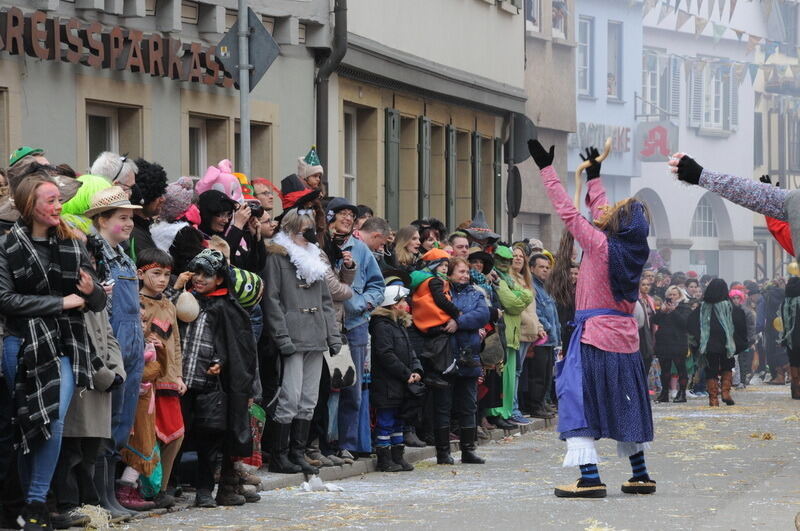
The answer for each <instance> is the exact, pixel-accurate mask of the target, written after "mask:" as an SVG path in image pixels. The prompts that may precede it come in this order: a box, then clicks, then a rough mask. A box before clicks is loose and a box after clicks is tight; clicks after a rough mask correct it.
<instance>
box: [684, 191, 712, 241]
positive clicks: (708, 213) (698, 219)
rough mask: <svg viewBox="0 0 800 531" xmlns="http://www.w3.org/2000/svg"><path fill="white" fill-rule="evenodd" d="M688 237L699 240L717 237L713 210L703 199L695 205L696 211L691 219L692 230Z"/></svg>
mask: <svg viewBox="0 0 800 531" xmlns="http://www.w3.org/2000/svg"><path fill="white" fill-rule="evenodd" d="M690 236H696V237H700V238H703V237H705V238H716V237H717V222H716V220H715V219H714V210H713V209H712V208H711V203H709V202H708V200H707V199H706V198H705V197H703V198H702V199H700V202H699V203H697V209H695V211H694V217H693V218H692V230H691V233H690Z"/></svg>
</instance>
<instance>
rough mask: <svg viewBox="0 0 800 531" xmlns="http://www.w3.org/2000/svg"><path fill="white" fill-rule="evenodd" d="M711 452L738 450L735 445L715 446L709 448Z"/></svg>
mask: <svg viewBox="0 0 800 531" xmlns="http://www.w3.org/2000/svg"><path fill="white" fill-rule="evenodd" d="M708 449H709V450H720V451H722V450H738V448H737V447H736V446H735V445H733V444H715V445H712V446H709V447H708Z"/></svg>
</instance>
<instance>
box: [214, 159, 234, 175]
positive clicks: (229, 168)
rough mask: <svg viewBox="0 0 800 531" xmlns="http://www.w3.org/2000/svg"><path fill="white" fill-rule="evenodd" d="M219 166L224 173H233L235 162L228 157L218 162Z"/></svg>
mask: <svg viewBox="0 0 800 531" xmlns="http://www.w3.org/2000/svg"><path fill="white" fill-rule="evenodd" d="M217 167H218V168H219V169H220V171H222V173H233V162H231V161H230V160H228V159H222V160H221V161H219V164H217Z"/></svg>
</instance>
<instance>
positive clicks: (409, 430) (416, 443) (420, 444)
mask: <svg viewBox="0 0 800 531" xmlns="http://www.w3.org/2000/svg"><path fill="white" fill-rule="evenodd" d="M403 440H404V441H405V443H406V446H410V447H411V448H425V446H426V444H425V441H423V440H422V439H420V438H419V437H417V432H416V430H415V429H414V427H413V426H406V429H405V430H403Z"/></svg>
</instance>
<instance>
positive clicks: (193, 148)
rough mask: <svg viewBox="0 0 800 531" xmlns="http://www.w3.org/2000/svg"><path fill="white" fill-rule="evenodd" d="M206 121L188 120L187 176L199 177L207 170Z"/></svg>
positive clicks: (198, 119)
mask: <svg viewBox="0 0 800 531" xmlns="http://www.w3.org/2000/svg"><path fill="white" fill-rule="evenodd" d="M207 145H208V136H207V134H206V121H205V120H203V119H200V118H190V119H189V175H193V176H195V177H200V176H201V175H203V173H204V172H205V171H206V168H208V161H207V160H206V153H207V152H208V147H207Z"/></svg>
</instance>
